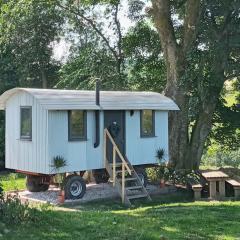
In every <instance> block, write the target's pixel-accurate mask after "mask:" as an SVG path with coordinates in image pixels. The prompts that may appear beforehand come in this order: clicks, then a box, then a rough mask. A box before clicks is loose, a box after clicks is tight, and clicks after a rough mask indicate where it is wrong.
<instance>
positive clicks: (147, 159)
mask: <svg viewBox="0 0 240 240" xmlns="http://www.w3.org/2000/svg"><path fill="white" fill-rule="evenodd" d="M158 148H163V149H164V150H165V161H168V112H167V111H155V136H154V137H140V111H134V114H133V115H132V116H131V115H130V111H126V155H127V157H128V159H129V161H130V162H131V164H133V165H138V164H151V163H156V162H157V160H156V157H155V156H156V150H157V149H158Z"/></svg>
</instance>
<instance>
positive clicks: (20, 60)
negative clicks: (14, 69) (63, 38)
mask: <svg viewBox="0 0 240 240" xmlns="http://www.w3.org/2000/svg"><path fill="white" fill-rule="evenodd" d="M62 22H63V19H62V16H61V14H60V11H59V9H58V8H57V6H56V5H55V2H54V1H45V0H41V1H36V0H23V1H19V0H17V1H16V0H10V1H6V2H5V1H4V2H1V4H0V42H1V44H2V45H5V46H8V47H9V46H10V45H11V46H10V47H11V49H12V53H13V54H14V59H13V60H14V62H15V64H17V66H18V69H19V71H21V81H20V83H21V85H22V86H38V87H39V86H42V87H44V88H46V87H47V86H48V85H49V86H51V85H52V84H51V82H50V81H51V80H52V79H53V78H54V71H55V70H56V67H57V65H56V63H55V62H54V61H53V60H52V42H53V41H54V40H55V39H56V36H57V35H58V33H59V30H60V27H61V24H62Z"/></svg>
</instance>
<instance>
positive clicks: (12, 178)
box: [0, 173, 26, 192]
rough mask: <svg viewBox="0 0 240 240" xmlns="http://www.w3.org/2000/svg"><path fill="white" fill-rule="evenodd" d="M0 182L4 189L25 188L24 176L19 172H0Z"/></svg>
mask: <svg viewBox="0 0 240 240" xmlns="http://www.w3.org/2000/svg"><path fill="white" fill-rule="evenodd" d="M0 184H1V185H2V187H3V190H4V191H6V192H7V191H13V190H22V189H25V188H26V187H25V176H24V175H22V174H20V173H10V174H9V173H2V174H0Z"/></svg>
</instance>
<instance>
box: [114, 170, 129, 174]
mask: <svg viewBox="0 0 240 240" xmlns="http://www.w3.org/2000/svg"><path fill="white" fill-rule="evenodd" d="M126 172H128V171H127V170H125V173H126ZM131 172H133V170H131ZM119 173H122V170H117V171H116V174H119Z"/></svg>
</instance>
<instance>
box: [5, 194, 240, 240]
mask: <svg viewBox="0 0 240 240" xmlns="http://www.w3.org/2000/svg"><path fill="white" fill-rule="evenodd" d="M191 199H192V198H191V196H190V195H189V194H186V193H185V192H184V191H183V192H182V191H180V192H177V193H174V194H171V195H167V196H166V195H165V196H156V197H154V198H153V201H152V202H151V203H146V202H136V203H135V205H134V206H133V207H131V208H126V207H125V206H123V205H121V204H119V201H115V202H114V203H112V201H104V200H102V201H97V202H93V203H88V204H82V205H81V206H74V207H71V208H70V207H69V206H68V208H64V211H62V210H58V209H50V210H44V211H42V212H40V215H41V220H40V221H39V222H35V223H32V224H31V225H29V224H26V225H23V226H16V227H14V228H12V230H11V232H10V233H8V234H6V239H9V240H11V239H14V240H16V239H25V238H26V239H47V240H48V239H53V240H55V239H58V240H65V239H80V240H81V239H86V240H91V239H94V240H95V239H99V240H100V239H104V240H106V239H109V240H110V239H111V240H132V239H133V240H135V239H136V240H139V239H141V240H148V239H149V240H150V239H151V240H155V239H156V240H159V239H160V240H161V239H162V240H163V239H169V240H170V239H171V240H175V239H209V240H216V239H219V240H220V239H229V240H230V239H238V238H240V231H239V229H240V225H239V219H240V202H192V201H191Z"/></svg>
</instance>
